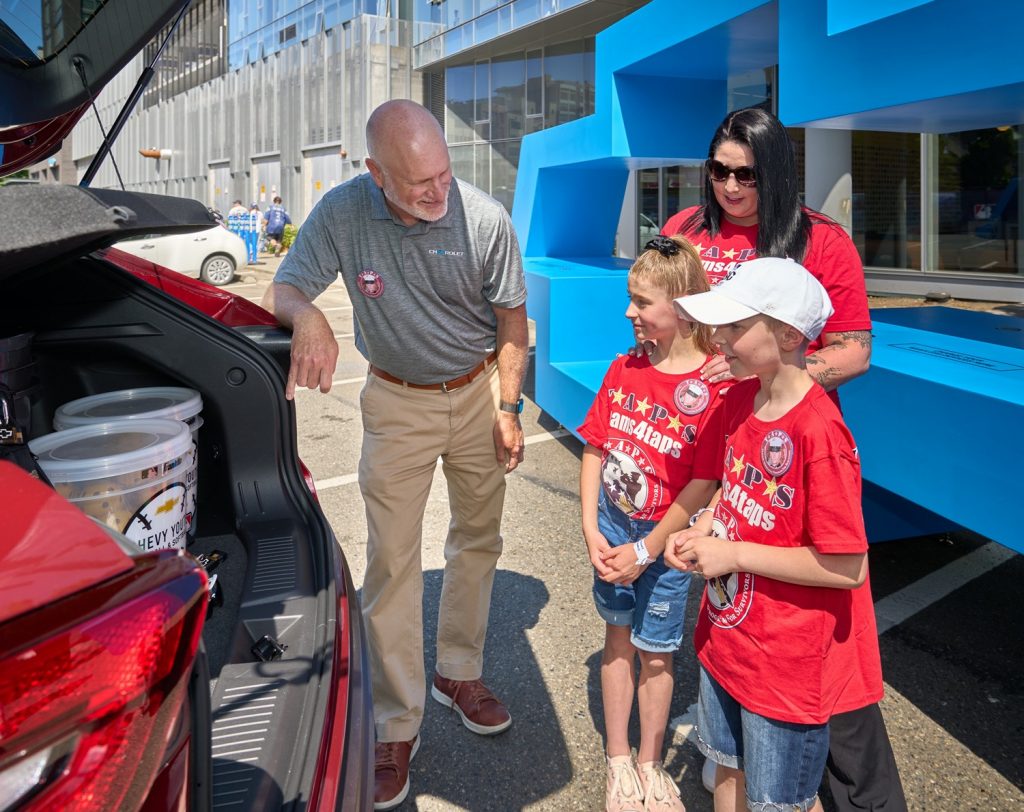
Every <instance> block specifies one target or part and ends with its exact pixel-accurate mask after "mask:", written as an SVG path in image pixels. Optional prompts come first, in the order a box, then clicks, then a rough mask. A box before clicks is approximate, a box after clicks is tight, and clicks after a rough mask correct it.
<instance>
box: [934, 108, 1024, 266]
mask: <svg viewBox="0 0 1024 812" xmlns="http://www.w3.org/2000/svg"><path fill="white" fill-rule="evenodd" d="M1022 134H1024V126H1020V125H1018V126H1014V127H1010V126H1006V127H994V128H992V129H986V130H971V131H968V132H958V133H949V134H946V135H939V136H936V137H935V138H936V139H937V149H936V150H935V163H936V164H937V166H936V167H935V170H936V177H937V183H936V190H935V192H934V194H933V196H932V201H931V204H932V206H933V211H932V217H931V218H930V222H931V223H934V224H935V228H936V230H937V240H935V242H936V243H937V249H938V250H937V252H936V255H935V267H936V269H937V270H942V271H972V272H980V273H999V274H1019V273H1021V260H1022V258H1021V252H1020V248H1021V245H1020V243H1021V196H1022V190H1021V184H1020V178H1021V172H1022V170H1024V142H1022V141H1021V136H1022ZM925 137H928V136H925ZM933 244H934V243H933Z"/></svg>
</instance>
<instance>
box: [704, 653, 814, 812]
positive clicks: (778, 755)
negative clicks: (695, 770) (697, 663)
mask: <svg viewBox="0 0 1024 812" xmlns="http://www.w3.org/2000/svg"><path fill="white" fill-rule="evenodd" d="M697 747H698V748H699V749H700V751H701V752H702V753H703V754H704V755H705V756H707V757H708V758H709V759H711V760H712V761H714V762H715V763H716V764H721V765H722V766H723V767H732V768H734V769H737V770H743V774H744V779H745V780H746V784H747V808H748V809H750V810H754V812H777V811H780V810H791V809H798V810H808V809H810V808H811V807H812V806H814V799H815V797H816V796H817V793H818V785H819V784H820V783H821V776H822V774H823V773H824V771H825V759H826V757H827V756H828V724H827V723H825V724H820V725H800V724H795V723H792V722H779V721H777V720H775V719H768V718H766V717H764V716H760V715H758V714H756V713H753V712H752V711H748V710H747V709H746V708H744V707H743V706H742V705H740V704H739V702H737V701H736V700H735V699H733V698H732V696H730V694H729V692H728V691H726V690H725V688H723V687H722V686H721V685H719V684H718V682H716V681H715V678H714V677H712V676H711V675H710V674H709V673H708V672H707V671H705V670H704V669H703V668H701V669H700V698H699V699H698V700H697Z"/></svg>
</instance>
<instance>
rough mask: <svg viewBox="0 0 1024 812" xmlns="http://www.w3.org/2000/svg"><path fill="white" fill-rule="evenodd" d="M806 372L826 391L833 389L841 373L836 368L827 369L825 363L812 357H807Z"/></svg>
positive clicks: (840, 377)
mask: <svg viewBox="0 0 1024 812" xmlns="http://www.w3.org/2000/svg"><path fill="white" fill-rule="evenodd" d="M807 371H808V372H809V373H810V374H811V377H812V378H814V380H816V381H817V382H818V383H820V384H821V385H822V387H824V389H825V390H826V391H829V390H832V389H835V388H836V386H837V385H838V383H837V382H838V381H841V380H842V377H843V373H842V370H840V369H839V368H838V367H827V366H825V362H824V361H822V360H821V359H820V358H816V357H815V356H813V355H808V356H807Z"/></svg>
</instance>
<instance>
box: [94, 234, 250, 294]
mask: <svg viewBox="0 0 1024 812" xmlns="http://www.w3.org/2000/svg"><path fill="white" fill-rule="evenodd" d="M114 247H115V248H119V249H121V250H122V251H126V252H128V253H129V254H133V255H135V256H137V257H141V258H142V259H148V260H149V261H150V262H153V263H155V264H157V265H162V266H163V267H164V268H170V269H171V270H172V271H177V272H178V273H183V274H186V275H188V276H198V277H199V278H200V279H202V280H203V281H204V282H209V283H210V284H211V285H218V286H220V285H226V284H227V283H228V282H230V281H231V280H232V279H234V278H235V272H236V271H237V270H238V269H239V268H243V267H245V266H246V265H247V264H248V262H249V254H248V252H247V251H246V249H245V242H244V241H243V240H242V238H241V237H239V236H238V235H237V234H235V233H233V232H231V231H228V230H227V229H226V228H224V227H223V226H214V227H213V228H207V229H204V230H203V231H195V232H191V233H189V234H144V235H143V236H141V237H131V238H129V239H126V240H121V241H120V242H117V243H115V244H114Z"/></svg>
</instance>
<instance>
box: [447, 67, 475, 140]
mask: <svg viewBox="0 0 1024 812" xmlns="http://www.w3.org/2000/svg"><path fill="white" fill-rule="evenodd" d="M475 81H476V67H475V66H474V65H460V66H459V67H457V68H448V70H447V71H446V72H445V95H446V98H447V102H446V107H447V108H448V115H447V118H446V122H445V133H446V135H447V136H448V143H449V144H461V143H465V142H467V141H472V140H473V135H474V133H473V116H474V113H475V109H476V105H475V87H474V84H475Z"/></svg>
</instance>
